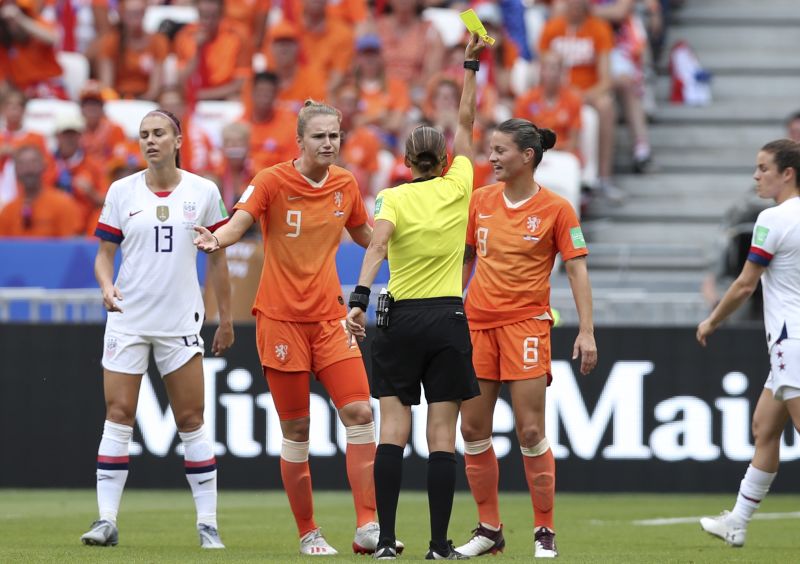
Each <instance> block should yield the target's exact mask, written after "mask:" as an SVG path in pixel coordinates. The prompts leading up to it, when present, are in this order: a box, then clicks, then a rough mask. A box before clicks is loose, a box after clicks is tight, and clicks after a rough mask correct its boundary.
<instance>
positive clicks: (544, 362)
mask: <svg viewBox="0 0 800 564" xmlns="http://www.w3.org/2000/svg"><path fill="white" fill-rule="evenodd" d="M469 334H470V337H471V338H472V364H473V365H474V366H475V374H476V375H477V376H478V378H479V379H481V380H495V381H508V380H529V379H531V378H539V377H541V376H544V375H545V374H546V375H547V383H548V384H550V380H551V378H552V377H551V375H550V321H548V320H544V319H525V320H523V321H518V322H517V323H511V324H509V325H503V326H501V327H495V328H494V329H471V330H470V332H469Z"/></svg>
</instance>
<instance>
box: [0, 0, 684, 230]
mask: <svg viewBox="0 0 800 564" xmlns="http://www.w3.org/2000/svg"><path fill="white" fill-rule="evenodd" d="M676 3H677V2H675V0H671V1H670V0H551V1H542V0H537V1H536V2H530V1H528V2H523V1H522V0H511V1H506V2H496V3H495V2H490V1H487V2H448V1H437V0H388V1H387V0H377V1H375V2H368V1H367V0H340V1H326V0H276V1H274V2H271V1H270V0H257V1H253V2H247V1H242V0H194V1H193V2H184V1H178V2H173V3H172V4H171V5H161V4H159V3H158V2H153V1H148V0H94V1H92V2H77V1H70V0H67V1H62V0H4V1H3V2H2V8H0V37H2V41H0V93H1V94H2V97H1V100H2V108H1V110H0V115H1V116H2V125H0V171H1V172H0V236H56V237H59V236H74V235H81V234H86V235H91V234H92V233H93V232H94V228H95V225H96V222H97V217H98V215H99V213H100V209H101V207H102V204H103V200H104V196H105V192H106V190H107V189H108V186H109V185H110V183H111V182H112V181H113V180H115V179H118V178H121V177H123V176H126V175H128V174H130V173H132V172H134V171H137V170H141V169H142V168H144V161H143V159H142V157H141V155H140V154H139V150H138V147H137V143H136V139H135V134H136V130H135V129H133V130H131V129H130V128H127V129H126V128H125V124H124V123H115V122H114V120H112V119H111V118H110V117H109V116H108V115H107V113H108V112H107V111H106V109H107V107H108V105H109V104H110V103H116V104H119V103H120V102H119V101H120V100H121V101H135V100H138V101H140V102H141V101H149V102H152V103H154V104H157V105H158V106H159V107H162V108H164V109H167V110H169V111H171V112H172V113H174V114H175V115H176V116H178V117H179V118H180V119H181V121H182V123H183V124H184V142H183V146H182V147H181V161H182V167H183V168H185V169H186V170H189V171H191V172H194V173H197V174H200V175H202V176H205V177H207V178H210V179H212V180H214V181H215V182H216V183H217V184H218V186H219V187H220V191H221V192H222V194H223V198H224V201H225V203H226V205H227V206H228V207H229V208H232V206H233V204H234V203H235V202H236V201H237V200H238V197H239V195H240V193H241V192H242V190H244V188H245V187H246V186H247V185H248V182H249V180H250V179H251V178H252V177H253V176H254V175H255V174H256V173H257V172H258V171H259V170H261V169H263V168H265V167H268V166H271V165H274V164H276V163H278V162H282V161H286V160H289V159H292V158H295V157H296V156H297V152H298V149H297V142H296V132H295V120H296V115H297V112H298V110H299V108H300V107H301V106H302V103H303V101H304V100H305V99H306V98H313V99H315V100H320V101H326V102H328V103H331V104H333V105H334V106H336V107H337V108H339V109H341V111H342V113H343V115H344V120H343V124H342V125H343V129H344V131H345V132H346V137H345V141H344V144H343V149H342V151H341V155H340V161H341V162H340V164H342V165H343V166H345V167H346V168H348V169H349V170H350V171H352V172H353V173H354V175H355V176H356V178H357V180H358V182H359V185H360V190H361V191H362V196H363V197H364V199H365V201H366V203H367V208H368V209H371V207H372V206H371V201H372V200H373V199H374V195H375V194H377V192H378V191H379V190H381V189H382V188H385V187H387V186H393V185H396V184H398V183H400V182H403V181H407V180H409V178H408V169H407V168H406V167H405V166H404V165H403V157H402V147H403V145H404V143H405V139H406V137H407V135H408V133H409V132H410V131H411V130H412V129H413V128H414V127H415V126H417V125H418V124H420V123H425V124H430V125H433V126H434V127H436V128H437V129H439V130H441V131H443V132H444V134H445V137H446V139H447V142H448V151H449V152H450V153H451V154H452V142H453V136H454V131H455V124H456V116H457V109H458V100H459V92H460V87H461V80H462V79H461V76H462V73H461V70H460V64H461V55H462V53H463V50H464V45H466V41H467V39H468V36H467V35H465V34H462V33H461V31H462V30H463V29H464V28H463V26H462V25H461V23H460V22H459V21H458V17H457V14H458V12H459V11H461V10H463V9H466V8H468V7H473V8H474V9H475V10H476V12H477V13H478V15H479V17H480V18H481V19H482V21H483V22H484V24H485V25H486V28H487V30H488V32H489V34H490V35H492V36H493V37H495V38H496V40H497V43H496V44H495V46H494V48H493V49H492V50H491V51H489V52H484V53H483V54H482V60H481V62H482V65H483V66H482V70H481V72H480V73H479V75H478V82H479V85H478V87H479V91H478V116H477V122H476V141H477V143H476V147H477V149H478V150H477V154H476V167H475V168H476V170H475V179H474V182H475V185H476V186H480V185H484V184H487V183H490V182H492V181H493V176H492V173H491V167H490V165H489V163H488V139H489V137H490V136H491V135H490V134H491V132H492V131H493V130H494V128H495V126H496V124H498V123H500V122H502V121H504V120H505V119H508V118H510V117H523V118H525V119H529V120H531V121H533V122H534V123H536V124H537V125H539V126H542V127H548V128H551V129H553V130H554V131H555V132H556V133H557V135H558V139H559V146H558V147H556V149H557V150H556V151H551V152H549V153H548V156H547V158H546V159H545V163H544V165H548V159H550V160H551V163H552V164H551V165H550V167H548V166H543V167H542V168H541V170H540V174H541V175H543V176H544V178H542V182H543V183H544V184H545V185H547V186H552V188H553V189H554V190H556V192H558V193H560V194H562V195H564V196H565V197H567V199H568V200H570V201H571V202H572V203H573V205H574V206H575V207H576V208H578V209H580V206H581V191H580V190H581V186H583V187H584V188H587V189H591V190H590V191H589V192H588V193H589V194H590V195H591V196H592V197H594V196H596V197H605V198H608V199H609V200H618V199H619V198H620V197H621V194H620V192H619V191H618V190H617V189H616V188H615V187H614V184H613V179H612V165H613V155H614V152H613V151H614V142H613V140H614V128H615V127H616V124H617V110H616V108H617V107H618V106H619V107H620V108H621V109H622V110H623V114H624V116H625V118H626V121H627V123H628V125H629V127H630V129H631V133H632V139H633V141H632V143H631V148H632V151H633V153H632V155H631V163H632V166H633V167H634V169H635V170H637V171H645V170H646V167H647V164H648V162H649V160H650V147H649V143H648V137H647V119H646V114H645V107H646V105H647V104H646V100H647V96H646V95H645V94H646V92H647V88H646V85H647V83H646V80H645V79H646V77H647V75H648V73H650V65H651V62H652V60H653V56H652V53H656V54H657V53H658V50H659V49H660V46H661V42H662V39H663V34H664V21H665V19H664V18H663V17H662V15H663V14H664V13H666V11H667V10H668V9H669V8H670V5H671V4H676ZM187 14H188V15H187ZM65 55H67V56H65ZM76 56H77V57H78V58H79V59H80V58H83V59H84V60H85V61H86V62H88V67H89V77H90V78H89V80H86V81H81V83H80V84H78V86H77V87H74V86H73V87H72V88H70V84H73V85H74V82H75V79H76V76H77V75H80V72H79V71H78V70H75V69H73V68H72V65H73V64H74V63H72V62H70V61H74V59H75V57H76ZM84 64H85V63H84ZM70 91H71V92H70ZM70 93H71V94H72V98H73V99H74V102H77V104H76V106H77V107H79V111H78V110H77V109H76V111H74V112H64V111H61V110H60V111H58V112H56V114H54V115H55V117H54V118H53V119H51V120H50V121H51V122H52V123H50V124H49V125H48V126H47V127H46V128H45V129H47V131H44V130H42V128H41V127H37V126H36V125H35V124H34V123H33V121H35V120H33V121H32V120H30V119H29V117H30V114H31V112H30V110H28V112H27V113H26V107H28V108H29V107H30V104H31V102H32V101H33V100H34V99H36V102H37V103H40V102H41V101H42V100H43V99H44V100H54V99H62V100H67V99H69V98H70ZM615 98H616V100H615ZM206 101H222V102H223V106H224V105H225V104H228V105H229V106H230V107H232V108H233V110H232V111H230V110H225V111H227V112H228V113H227V114H226V115H228V116H233V117H229V118H227V119H223V120H212V121H211V122H209V120H208V119H204V116H203V115H201V114H199V113H198V108H199V107H200V105H201V103H203V102H206ZM37 107H40V108H41V107H42V106H41V104H40V105H39V106H37ZM119 107H122V108H126V106H125V105H124V103H123V105H122V106H119ZM132 107H133V106H131V108H132ZM153 107H155V106H153ZM148 109H152V108H148ZM125 111H126V110H124V109H123V111H122V115H123V117H125ZM127 111H128V112H132V110H127ZM119 115H120V112H119V111H118V112H115V117H117V118H118V116H119ZM140 117H141V112H140V115H137V116H136V119H137V120H138V119H139V118H140ZM137 123H138V121H137ZM53 126H54V127H53ZM48 128H49V129H48ZM126 132H127V134H126ZM22 146H34V147H36V148H37V151H33V152H29V153H28V154H27V155H25V156H26V157H27V160H29V161H30V160H31V156H32V155H33V156H34V157H35V156H36V153H38V160H40V161H41V166H38V167H33V168H32V169H31V170H28V169H25V164H30V163H19V162H18V161H19V159H20V155H19V154H17V150H18V149H19V148H20V147H22ZM33 160H36V159H35V158H34V159H33ZM21 164H22V166H20V165H21ZM548 170H550V171H551V172H550V174H549V175H548V172H547V171H548ZM23 171H24V174H23ZM551 177H552V180H551V179H550V178H551ZM563 177H570V178H575V179H576V181H575V182H563V181H561V180H560V179H561V178H563ZM577 179H580V180H577ZM53 190H58V191H60V192H62V193H63V194H65V195H66V196H67V198H66V199H64V198H59V197H54V196H53V195H52V193H51V192H52V191H53ZM586 203H587V199H586V197H584V200H583V204H586Z"/></svg>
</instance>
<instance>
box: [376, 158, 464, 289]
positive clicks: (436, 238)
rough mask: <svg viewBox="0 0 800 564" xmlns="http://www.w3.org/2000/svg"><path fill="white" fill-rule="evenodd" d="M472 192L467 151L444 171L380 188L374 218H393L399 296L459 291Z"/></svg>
mask: <svg viewBox="0 0 800 564" xmlns="http://www.w3.org/2000/svg"><path fill="white" fill-rule="evenodd" d="M471 194H472V162H470V160H469V159H468V158H466V157H463V156H457V157H456V158H454V159H453V163H452V164H451V165H450V169H449V170H448V171H447V174H446V175H444V176H442V177H439V178H433V179H431V180H426V181H424V182H411V183H408V184H401V185H400V186H397V187H396V188H388V189H386V190H382V191H381V192H380V193H379V194H378V197H377V198H376V200H375V219H376V220H378V219H385V220H386V221H390V222H392V223H393V224H394V233H392V237H391V238H390V239H389V291H390V292H391V293H392V295H393V296H394V299H395V300H409V299H418V298H440V297H461V269H462V266H463V263H464V241H465V237H466V233H467V219H468V216H469V199H470V195H471Z"/></svg>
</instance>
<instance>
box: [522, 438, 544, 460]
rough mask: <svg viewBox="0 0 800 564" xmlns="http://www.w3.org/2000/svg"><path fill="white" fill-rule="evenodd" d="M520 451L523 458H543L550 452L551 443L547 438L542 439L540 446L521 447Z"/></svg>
mask: <svg viewBox="0 0 800 564" xmlns="http://www.w3.org/2000/svg"><path fill="white" fill-rule="evenodd" d="M519 450H520V451H521V452H522V456H531V457H533V456H541V455H543V454H544V453H546V452H547V451H548V450H550V443H549V442H547V437H545V438H544V439H542V440H541V441H540V442H539V444H537V445H536V446H532V447H523V446H521V447H519Z"/></svg>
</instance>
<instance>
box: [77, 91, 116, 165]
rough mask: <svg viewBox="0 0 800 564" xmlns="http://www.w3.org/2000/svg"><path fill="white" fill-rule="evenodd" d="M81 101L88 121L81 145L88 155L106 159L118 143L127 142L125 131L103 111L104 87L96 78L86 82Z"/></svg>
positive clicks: (99, 159) (83, 113) (100, 159)
mask: <svg viewBox="0 0 800 564" xmlns="http://www.w3.org/2000/svg"><path fill="white" fill-rule="evenodd" d="M80 103H81V114H82V115H83V119H84V120H85V122H86V129H85V130H84V131H83V135H81V146H82V147H83V150H84V151H85V152H86V155H87V156H88V157H90V158H92V159H97V160H98V161H101V162H102V161H105V160H107V159H108V158H110V157H111V156H112V154H113V153H114V148H115V147H116V146H117V145H119V144H120V143H124V142H125V132H124V131H123V130H122V128H121V127H120V126H119V125H117V124H116V123H114V122H113V121H111V120H110V119H108V118H107V117H106V115H105V113H104V112H103V104H105V100H104V99H103V88H102V87H101V85H100V83H99V82H97V81H96V80H89V81H87V82H86V84H85V85H84V87H83V89H82V90H81V93H80Z"/></svg>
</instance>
